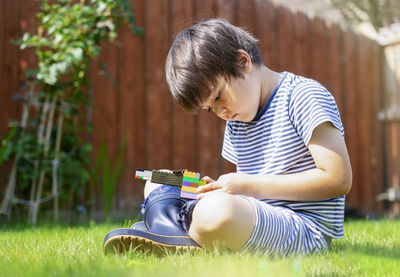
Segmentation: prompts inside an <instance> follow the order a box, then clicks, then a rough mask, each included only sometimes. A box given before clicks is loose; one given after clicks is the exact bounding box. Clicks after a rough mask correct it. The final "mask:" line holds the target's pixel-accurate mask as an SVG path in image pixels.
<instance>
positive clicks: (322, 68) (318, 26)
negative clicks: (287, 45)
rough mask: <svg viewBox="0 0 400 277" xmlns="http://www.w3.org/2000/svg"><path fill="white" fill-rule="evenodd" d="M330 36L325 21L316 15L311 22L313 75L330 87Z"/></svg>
mask: <svg viewBox="0 0 400 277" xmlns="http://www.w3.org/2000/svg"><path fill="white" fill-rule="evenodd" d="M328 44H329V41H328V36H327V32H326V26H325V22H324V21H323V20H322V19H320V18H318V17H315V18H314V19H313V20H312V22H311V51H312V52H311V76H312V78H313V79H315V80H317V81H318V82H320V83H321V84H322V85H323V86H326V87H329V78H328V68H329V63H328Z"/></svg>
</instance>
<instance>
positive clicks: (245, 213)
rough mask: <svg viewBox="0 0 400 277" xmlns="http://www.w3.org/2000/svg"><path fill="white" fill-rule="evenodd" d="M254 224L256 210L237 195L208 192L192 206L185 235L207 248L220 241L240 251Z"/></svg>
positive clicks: (245, 199) (225, 245)
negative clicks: (187, 234) (190, 217)
mask: <svg viewBox="0 0 400 277" xmlns="http://www.w3.org/2000/svg"><path fill="white" fill-rule="evenodd" d="M255 224H256V210H255V209H254V207H253V205H252V204H251V202H250V201H249V200H248V199H247V198H245V197H241V196H238V195H232V194H227V193H223V192H218V191H215V192H211V193H209V195H207V196H206V197H204V198H203V199H201V200H200V201H199V202H198V203H197V205H196V207H195V208H194V211H193V215H192V223H191V225H190V229H189V235H190V236H191V237H192V238H193V239H194V240H195V241H196V242H197V243H199V244H201V245H202V246H203V247H205V248H207V249H213V247H214V244H215V243H216V244H218V245H219V244H221V245H222V246H224V247H227V248H229V249H230V250H233V251H238V250H240V249H241V248H242V247H243V246H244V245H245V244H246V242H247V241H248V240H249V238H250V236H251V234H252V233H253V230H254V227H255Z"/></svg>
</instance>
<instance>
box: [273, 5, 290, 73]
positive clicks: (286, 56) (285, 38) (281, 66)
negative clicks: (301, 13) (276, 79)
mask: <svg viewBox="0 0 400 277" xmlns="http://www.w3.org/2000/svg"><path fill="white" fill-rule="evenodd" d="M276 15H277V23H278V39H277V41H276V43H277V44H278V52H279V54H278V70H279V71H289V72H293V71H295V59H294V48H293V43H294V30H293V16H292V12H291V11H290V10H289V9H287V8H285V7H283V6H278V7H277V10H276Z"/></svg>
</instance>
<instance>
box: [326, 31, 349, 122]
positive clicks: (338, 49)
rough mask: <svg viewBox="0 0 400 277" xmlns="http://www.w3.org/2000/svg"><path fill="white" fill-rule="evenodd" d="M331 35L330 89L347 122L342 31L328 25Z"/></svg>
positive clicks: (329, 57)
mask: <svg viewBox="0 0 400 277" xmlns="http://www.w3.org/2000/svg"><path fill="white" fill-rule="evenodd" d="M327 30H328V34H329V45H330V47H329V55H328V59H329V61H328V64H329V66H328V75H329V76H328V79H329V80H330V82H329V86H328V89H329V91H330V92H331V93H332V95H333V96H334V97H335V100H336V104H337V106H338V109H339V112H340V115H341V117H342V121H344V120H345V118H344V114H343V113H342V112H343V110H344V103H343V101H344V96H345V95H344V93H343V70H342V66H343V60H342V56H343V40H342V35H341V34H342V31H341V30H340V28H339V27H338V26H337V25H332V24H329V25H328V29H327Z"/></svg>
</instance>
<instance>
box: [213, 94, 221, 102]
mask: <svg viewBox="0 0 400 277" xmlns="http://www.w3.org/2000/svg"><path fill="white" fill-rule="evenodd" d="M220 98H221V92H219V93H218V95H217V97H215V100H214V102H217V101H218V100H219V99H220Z"/></svg>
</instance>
